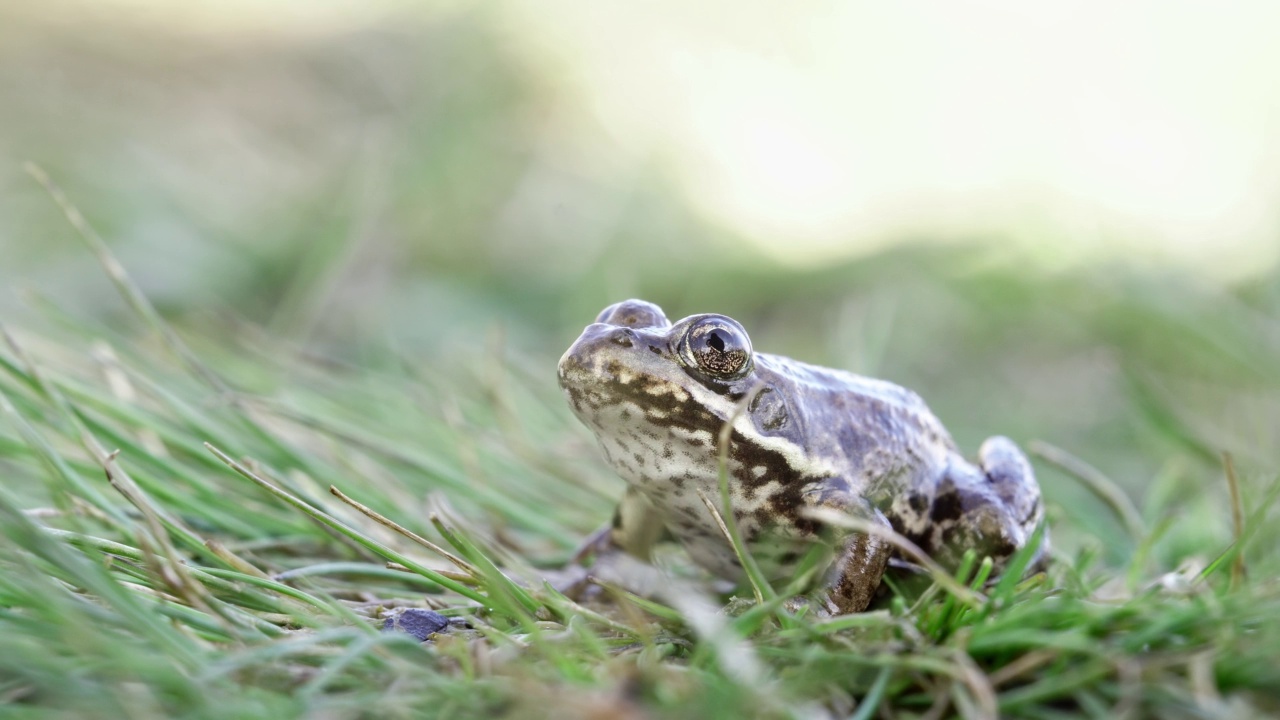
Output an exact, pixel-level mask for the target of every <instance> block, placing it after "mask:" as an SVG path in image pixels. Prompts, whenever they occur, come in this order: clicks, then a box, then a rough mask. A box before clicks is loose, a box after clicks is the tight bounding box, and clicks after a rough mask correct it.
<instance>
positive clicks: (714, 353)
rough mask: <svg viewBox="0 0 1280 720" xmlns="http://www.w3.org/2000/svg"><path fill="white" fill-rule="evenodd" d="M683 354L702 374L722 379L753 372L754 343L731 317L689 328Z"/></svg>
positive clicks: (685, 337) (682, 347)
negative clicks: (752, 349)
mask: <svg viewBox="0 0 1280 720" xmlns="http://www.w3.org/2000/svg"><path fill="white" fill-rule="evenodd" d="M680 354H681V356H683V358H684V360H685V362H687V363H689V364H690V365H693V366H694V367H696V368H697V369H698V370H699V371H701V372H703V373H705V374H707V375H710V376H711V377H714V378H719V379H722V380H728V379H732V378H736V377H740V376H742V375H745V374H747V372H749V371H750V370H751V340H750V339H749V338H747V332H746V331H745V330H743V329H742V326H741V325H739V324H738V323H736V322H734V321H733V320H730V319H729V318H727V317H722V316H711V317H708V318H706V319H704V320H700V321H698V322H696V323H694V324H693V325H691V326H689V330H688V331H687V332H686V333H685V334H684V338H682V339H681V342H680Z"/></svg>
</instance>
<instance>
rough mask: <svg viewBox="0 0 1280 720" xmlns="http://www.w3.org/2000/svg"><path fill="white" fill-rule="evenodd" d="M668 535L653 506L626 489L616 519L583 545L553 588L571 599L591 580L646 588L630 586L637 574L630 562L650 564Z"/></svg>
mask: <svg viewBox="0 0 1280 720" xmlns="http://www.w3.org/2000/svg"><path fill="white" fill-rule="evenodd" d="M665 532H666V527H665V526H664V525H663V522H662V516H661V515H660V514H659V513H658V511H657V509H656V508H654V506H653V503H651V502H649V499H648V498H647V497H645V496H644V495H643V494H642V493H640V492H639V491H638V490H636V489H634V488H627V492H626V494H625V495H623V497H622V501H621V502H619V503H618V507H617V508H616V509H615V510H614V513H613V519H612V520H611V521H610V522H609V524H608V525H605V526H603V527H601V528H600V529H598V530H596V531H595V532H593V533H591V534H590V535H589V536H587V538H586V539H585V540H583V541H582V544H580V545H579V546H578V549H577V550H576V551H575V552H574V554H573V559H572V561H571V563H570V565H569V566H568V567H566V568H564V569H563V570H561V571H559V572H558V573H556V577H554V578H553V579H552V585H553V586H554V587H555V588H556V589H557V590H559V591H560V592H563V593H564V594H566V595H568V596H570V597H581V596H582V595H583V591H584V590H586V588H587V581H588V579H589V578H590V577H598V578H601V579H604V580H608V581H611V582H621V583H622V584H624V585H632V584H643V581H642V580H637V581H635V582H628V581H631V580H634V579H635V576H636V574H637V572H638V571H637V569H636V563H635V561H634V560H632V559H631V558H636V559H638V560H642V561H644V562H646V563H647V562H648V561H649V559H650V555H651V552H652V550H653V546H654V544H655V543H657V542H658V541H659V540H660V539H662V536H663V534H664V533H665ZM588 558H593V559H594V560H593V562H592V563H591V567H590V568H587V566H586V565H585V563H586V561H587V559H588Z"/></svg>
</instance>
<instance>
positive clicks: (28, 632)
mask: <svg viewBox="0 0 1280 720" xmlns="http://www.w3.org/2000/svg"><path fill="white" fill-rule="evenodd" d="M37 175H39V173H38V172H37ZM45 181H46V182H47V179H45ZM49 188H50V190H51V192H52V193H53V194H54V196H55V198H57V199H58V200H59V202H60V203H61V205H62V207H63V209H64V210H65V211H66V213H67V215H68V217H69V218H70V219H71V222H72V224H73V226H74V227H75V228H76V229H77V230H78V231H79V232H80V233H81V234H82V235H83V236H84V237H85V239H86V240H87V241H88V242H89V246H90V248H91V249H92V250H93V252H94V253H95V254H96V255H97V256H98V258H99V259H100V260H101V261H102V263H103V266H104V267H105V268H106V269H107V274H108V276H109V277H110V279H111V280H112V281H113V282H114V283H115V284H116V286H117V288H118V289H119V290H120V291H121V294H122V296H123V297H124V298H125V299H126V301H127V302H128V305H129V306H130V307H131V308H132V310H133V312H134V313H135V322H134V323H132V324H131V325H126V326H124V328H123V329H120V328H119V327H112V326H109V325H103V324H99V323H97V322H94V321H88V320H84V319H82V318H79V317H78V316H76V315H75V314H72V313H66V312H62V311H60V310H59V309H58V308H57V307H56V305H55V304H53V303H49V302H47V301H44V300H41V299H40V298H38V297H37V298H33V300H32V303H33V306H34V307H36V308H39V309H40V310H41V315H40V317H41V318H42V320H41V321H40V322H39V323H38V324H37V325H36V326H35V327H34V328H30V329H27V330H25V331H22V332H19V331H18V330H17V329H16V328H13V329H11V331H12V332H11V334H7V335H6V346H5V347H4V349H2V350H0V410H2V411H3V414H4V415H5V421H4V422H3V424H0V473H2V474H3V478H4V480H3V482H2V483H0V533H2V535H0V544H3V548H2V550H0V710H2V711H3V714H4V715H5V716H6V717H27V716H30V717H122V716H128V717H153V716H154V717H292V716H315V717H494V716H510V717H537V716H548V717H551V716H555V717H590V716H601V715H607V716H618V717H644V716H649V715H653V716H669V717H742V716H748V717H786V718H790V717H796V718H808V717H828V716H839V717H855V718H871V717H946V716H953V715H958V716H962V717H966V718H989V717H996V716H1000V717H1065V716H1073V717H1074V716H1080V715H1084V716H1096V717H1239V716H1244V715H1249V714H1255V713H1280V694H1278V693H1277V690H1276V688H1278V687H1280V665H1278V664H1277V663H1276V662H1275V660H1276V657H1277V653H1276V648H1278V647H1280V623H1276V621H1275V619H1276V618H1277V617H1280V584H1278V583H1277V582H1276V581H1275V580H1274V578H1275V577H1276V576H1277V574H1278V572H1277V571H1278V570H1280V559H1278V558H1280V555H1278V554H1277V553H1276V552H1275V550H1276V549H1277V544H1278V543H1277V533H1276V532H1275V531H1274V530H1273V529H1271V525H1270V522H1271V521H1270V519H1269V518H1270V517H1272V516H1273V515H1274V509H1273V505H1274V501H1275V498H1276V495H1277V493H1280V483H1278V482H1277V478H1276V477H1275V476H1274V475H1270V476H1269V475H1267V474H1266V473H1265V472H1263V473H1258V472H1250V473H1237V472H1236V471H1235V470H1234V469H1230V470H1222V471H1219V473H1218V474H1219V475H1221V480H1220V481H1219V483H1218V485H1217V486H1216V487H1213V488H1206V489H1205V490H1204V492H1205V493H1206V494H1208V495H1211V496H1213V497H1220V498H1228V500H1227V501H1226V502H1225V504H1224V505H1222V507H1223V508H1224V512H1223V514H1222V515H1221V516H1219V517H1214V516H1208V515H1205V514H1204V511H1203V510H1201V509H1199V506H1194V507H1193V506H1191V505H1189V504H1188V503H1187V498H1186V497H1185V496H1186V493H1185V490H1184V489H1185V487H1186V486H1187V481H1186V476H1187V474H1188V473H1187V471H1186V469H1185V468H1180V467H1179V466H1176V465H1175V466H1170V467H1169V468H1167V471H1165V472H1163V473H1162V474H1161V476H1160V477H1158V478H1157V479H1156V481H1155V482H1154V483H1153V484H1151V485H1150V486H1149V487H1147V489H1146V490H1145V491H1144V493H1143V495H1142V500H1141V502H1140V503H1138V504H1136V505H1135V504H1134V503H1133V501H1132V500H1130V499H1129V496H1128V495H1127V494H1126V492H1125V491H1124V490H1121V489H1120V488H1119V487H1117V485H1116V483H1114V482H1112V481H1111V480H1110V479H1108V478H1107V477H1106V476H1105V475H1103V474H1102V473H1101V472H1099V471H1098V470H1096V469H1094V468H1092V467H1091V466H1089V465H1088V464H1087V463H1085V462H1084V461H1083V460H1081V459H1078V458H1074V457H1072V456H1071V455H1070V454H1068V453H1066V452H1065V451H1062V450H1058V449H1056V448H1053V447H1051V446H1048V445H1041V446H1039V451H1038V454H1039V456H1040V457H1041V458H1042V459H1043V460H1044V461H1045V463H1046V464H1043V465H1041V469H1042V471H1043V470H1045V469H1051V468H1055V467H1056V468H1063V469H1065V471H1064V472H1061V473H1058V474H1053V472H1052V471H1051V472H1050V473H1049V474H1047V475H1042V477H1043V478H1044V480H1045V483H1046V489H1047V491H1048V492H1049V493H1050V496H1051V498H1052V497H1057V498H1070V497H1088V496H1091V495H1093V496H1097V497H1099V498H1101V501H1097V502H1094V504H1093V505H1089V506H1088V507H1091V508H1100V509H1101V510H1100V511H1098V512H1091V511H1079V512H1076V511H1073V510H1072V506H1071V505H1070V504H1063V503H1062V502H1061V501H1060V502H1059V504H1057V505H1056V506H1055V507H1054V508H1053V509H1054V512H1052V513H1051V515H1052V517H1051V524H1052V532H1053V534H1054V536H1055V541H1057V540H1058V539H1062V540H1064V542H1062V543H1060V544H1059V547H1060V548H1063V549H1060V550H1059V551H1057V554H1056V556H1055V557H1054V560H1053V562H1052V563H1051V566H1050V568H1049V570H1048V571H1047V573H1042V574H1038V575H1034V576H1032V577H1030V578H1028V579H1026V580H1022V581H1019V580H1018V578H1016V577H1014V576H1012V575H1010V576H1006V577H1004V578H1003V579H1001V580H1000V581H998V582H996V583H995V584H994V585H991V584H988V583H986V582H985V580H986V578H987V577H988V574H989V573H990V564H989V562H984V561H982V560H981V559H979V558H973V557H969V558H968V559H967V561H966V563H965V565H964V567H962V568H961V570H960V571H959V572H958V573H957V574H956V576H955V577H954V578H951V577H947V578H941V579H933V580H925V581H924V582H923V583H917V584H916V585H919V586H915V585H911V584H908V583H897V584H895V585H894V587H893V592H892V593H890V597H888V598H887V599H886V600H884V601H883V602H882V603H880V604H879V605H878V606H877V607H876V608H875V609H873V610H872V611H871V612H867V613H863V614H858V615H852V616H845V617H837V618H830V619H825V618H818V617H813V616H808V615H804V616H801V617H793V616H791V615H789V614H787V613H785V612H784V611H782V610H780V609H779V607H780V604H781V603H780V599H779V598H778V597H776V596H775V595H774V592H773V591H774V590H776V589H770V588H767V586H766V587H764V588H761V587H760V586H759V583H757V584H756V587H755V588H751V587H746V588H742V589H740V590H739V594H741V595H753V594H754V596H755V597H758V598H759V599H760V600H761V601H763V602H762V603H761V604H758V605H752V606H749V607H748V609H746V610H745V611H744V612H742V613H741V614H737V615H730V614H726V613H723V612H721V609H722V608H723V607H724V605H725V602H726V599H725V598H720V597H708V596H704V595H703V594H701V593H699V592H693V591H690V592H688V593H686V594H684V595H682V596H680V597H676V598H668V599H667V600H664V601H659V600H646V599H643V598H638V597H635V596H631V595H628V594H626V593H624V592H618V593H616V594H615V595H614V596H613V598H612V601H611V602H607V603H600V604H592V605H591V606H589V607H583V606H581V605H578V604H576V603H574V602H572V601H570V600H568V599H566V598H564V597H563V596H561V595H559V594H558V593H556V592H555V591H554V590H552V589H551V588H550V587H549V586H548V585H547V584H545V583H543V582H541V581H540V578H541V577H542V576H543V575H544V574H546V572H547V570H548V569H550V568H554V567H557V566H559V565H561V564H563V563H564V562H565V561H566V560H567V558H568V557H569V554H570V553H571V552H572V550H573V548H574V547H575V545H576V543H577V542H578V541H579V539H580V538H581V537H583V536H584V535H585V533H586V531H587V530H588V529H590V528H591V527H593V526H594V525H597V524H598V523H599V522H600V521H602V520H604V519H606V518H607V517H608V516H609V513H610V512H611V504H612V502H613V500H614V499H615V498H616V497H617V493H618V487H617V485H616V483H613V482H612V481H611V480H610V479H609V478H608V477H607V475H606V474H604V471H603V470H602V466H601V465H600V463H599V461H598V459H597V458H596V455H595V450H594V448H592V447H591V445H590V444H589V443H588V442H587V438H586V435H585V433H584V432H583V431H581V430H580V429H578V428H576V427H575V426H573V424H572V422H571V419H570V418H569V416H568V413H567V412H566V410H565V408H564V407H563V403H562V401H561V399H560V397H559V393H558V391H557V389H556V388H555V387H554V384H553V382H552V380H551V379H550V377H549V376H548V377H541V376H535V375H531V374H526V373H525V371H523V370H522V369H521V367H522V364H520V363H511V362H504V361H502V360H501V359H500V357H499V359H493V358H490V359H489V360H487V361H481V360H475V361H473V362H464V363H460V364H459V365H458V366H457V367H448V366H443V365H441V366H432V367H429V368H425V369H424V368H418V367H415V365H414V363H413V362H412V360H411V359H410V358H406V357H401V356H397V355H396V354H395V353H392V352H390V351H386V352H384V353H381V354H377V355H371V356H369V357H366V358H364V359H363V360H362V361H360V362H358V363H356V364H354V365H351V364H349V365H335V364H333V363H330V362H325V361H323V360H318V359H316V358H314V357H312V356H309V355H308V354H306V353H305V352H303V351H301V350H300V349H298V348H294V347H291V346H290V345H289V344H288V343H286V342H282V341H277V340H272V339H270V338H266V337H264V336H263V335H261V334H258V333H254V332H251V331H241V332H226V333H224V334H223V335H222V336H219V337H213V336H211V335H208V334H192V333H189V332H188V333H182V332H179V331H178V330H176V329H174V328H171V327H170V326H169V325H168V324H167V323H166V321H165V319H164V318H163V316H162V314H161V313H159V312H157V311H156V310H155V308H153V307H152V306H151V304H150V303H149V302H148V301H147V299H146V297H145V296H144V295H143V294H142V293H141V292H140V291H139V290H138V289H137V286H136V285H135V284H134V283H133V282H132V281H131V280H130V279H129V276H128V275H127V273H126V271H125V269H124V268H122V267H120V266H119V265H118V263H115V262H114V260H113V259H112V258H111V255H110V251H109V250H108V249H107V246H106V244H105V243H103V242H102V241H101V240H100V239H99V238H97V236H96V235H95V234H94V233H93V231H92V229H91V228H90V227H89V226H88V225H87V223H85V222H84V221H83V219H82V218H80V217H79V214H78V213H76V212H75V211H74V208H72V207H71V205H70V204H69V203H68V202H66V201H65V199H64V198H62V197H61V195H60V193H58V192H57V190H56V188H53V187H52V186H51V185H50V186H49ZM1125 312H1126V310H1125V309H1120V310H1116V311H1114V312H1109V313H1107V315H1106V317H1107V320H1106V322H1107V323H1123V322H1125V321H1124V320H1123V317H1124V313H1125ZM1127 312H1130V313H1136V312H1138V311H1136V310H1133V309H1132V308H1129V309H1128V310H1127ZM1144 312H1145V314H1143V315H1141V316H1139V320H1138V321H1131V322H1145V319H1147V318H1150V317H1152V316H1160V314H1161V311H1159V310H1158V309H1157V310H1151V309H1148V310H1146V311H1144ZM1184 320H1185V318H1184V316H1181V315H1174V316H1169V317H1165V322H1166V323H1167V324H1168V326H1169V330H1168V331H1167V332H1168V334H1169V335H1170V337H1172V336H1173V335H1175V334H1176V335H1177V336H1178V337H1179V341H1180V343H1181V344H1180V347H1183V348H1185V351H1186V352H1188V353H1191V354H1195V353H1196V352H1204V349H1205V348H1206V347H1208V348H1212V347H1214V346H1215V344H1217V343H1219V342H1220V339H1221V336H1222V334H1223V333H1224V332H1229V330H1230V329H1229V328H1228V329H1226V330H1224V329H1223V328H1222V327H1220V326H1217V325H1215V324H1213V323H1209V322H1201V323H1197V324H1195V325H1194V329H1195V333H1193V334H1185V333H1184V332H1183V331H1184V330H1185V329H1186V325H1185V323H1184ZM1151 325H1152V326H1156V324H1155V323H1151ZM1099 332H1105V329H1103V330H1099ZM1147 340H1149V339H1144V342H1145V341H1147ZM497 355H499V356H500V355H501V353H498V354H497ZM546 361H547V362H546V363H543V364H549V362H550V359H549V358H547V359H546ZM1239 362H1240V363H1243V364H1250V363H1254V361H1253V360H1251V359H1250V358H1249V357H1247V356H1246V357H1245V358H1244V359H1241V360H1239ZM1254 364H1256V363H1254ZM1258 372H1261V373H1265V372H1269V371H1267V370H1265V368H1264V369H1261V370H1259V371H1258ZM1152 377H1154V376H1151V375H1144V376H1137V377H1135V378H1134V389H1133V394H1132V396H1131V398H1130V401H1131V402H1132V403H1133V404H1134V405H1135V406H1141V407H1143V408H1145V409H1144V410H1143V412H1147V413H1151V414H1154V415H1155V416H1156V417H1155V420H1154V421H1153V423H1152V424H1153V426H1155V427H1158V428H1161V432H1162V433H1163V434H1164V436H1166V437H1173V438H1175V439H1178V438H1181V440H1178V442H1182V443H1183V446H1184V448H1190V449H1184V452H1185V453H1186V454H1188V455H1191V456H1195V457H1200V456H1203V455H1205V454H1206V453H1208V454H1210V457H1215V456H1213V455H1212V450H1211V449H1207V448H1208V446H1210V445H1211V443H1206V441H1204V440H1203V439H1202V438H1201V437H1200V436H1199V435H1198V434H1197V433H1196V431H1195V429H1194V428H1195V425H1194V423H1188V422H1186V421H1185V420H1184V419H1181V418H1179V417H1178V415H1177V413H1175V412H1174V411H1172V410H1170V409H1168V408H1167V407H1164V406H1162V405H1161V404H1160V402H1159V397H1160V396H1159V393H1158V392H1156V391H1152V390H1151V389H1150V387H1149V385H1150V383H1151V382H1152V380H1151V378H1152ZM1144 383H1145V384H1144ZM1144 403H1145V404H1144ZM1272 440H1274V439H1272ZM1201 459H1203V458H1201ZM1227 467H1228V468H1232V466H1231V465H1230V464H1228V465H1227ZM1073 477H1074V478H1077V479H1076V480H1074V481H1073V480H1071V479H1070V478H1073ZM1051 483H1054V484H1056V485H1057V487H1056V488H1055V487H1053V486H1052V485H1051ZM1067 483H1071V484H1073V485H1074V486H1076V488H1077V490H1078V493H1077V494H1075V495H1072V494H1071V492H1072V491H1069V490H1065V489H1063V487H1064V486H1065V485H1066V484H1067ZM707 502H708V504H709V506H712V507H714V499H710V498H708V499H707ZM1233 508H1234V509H1235V513H1234V514H1235V517H1236V519H1235V520H1234V522H1233V521H1232V516H1231V514H1232V509H1233ZM1108 513H1109V514H1108ZM1100 527H1103V528H1106V529H1107V530H1106V532H1108V533H1110V534H1109V535H1100V534H1098V531H1097V528H1100ZM1217 527H1221V528H1231V529H1229V530H1226V531H1224V533H1225V534H1222V535H1218V536H1215V535H1213V534H1212V532H1211V531H1212V528H1217ZM1205 528H1209V529H1210V530H1209V531H1206V529H1205ZM726 531H727V532H731V528H728V529H727V530H726ZM1206 533H1208V534H1206ZM1205 537H1210V538H1214V540H1213V542H1212V543H1210V544H1207V545H1206V543H1205V542H1204V540H1203V538H1205ZM1188 547H1192V548H1194V549H1195V550H1196V552H1187V551H1185V548H1188ZM1117 548H1119V550H1117ZM1117 553H1120V555H1121V559H1120V561H1119V562H1116V561H1115V560H1114V556H1115V555H1116V554H1117ZM400 607H431V608H437V609H440V610H441V611H442V612H444V613H445V614H448V615H451V616H454V617H457V618H460V619H462V620H464V621H465V623H466V627H455V628H454V629H452V630H450V631H449V632H447V633H444V634H442V635H440V636H438V637H437V638H436V639H435V640H433V641H431V642H428V643H425V644H419V643H417V642H416V641H414V640H412V639H411V638H410V637H409V636H407V635H403V634H398V633H383V632H380V631H379V628H380V627H381V625H382V622H383V619H384V618H385V617H386V616H387V615H388V613H390V612H393V611H394V610H395V609H396V608H400Z"/></svg>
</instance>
